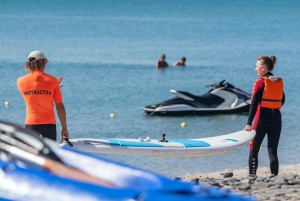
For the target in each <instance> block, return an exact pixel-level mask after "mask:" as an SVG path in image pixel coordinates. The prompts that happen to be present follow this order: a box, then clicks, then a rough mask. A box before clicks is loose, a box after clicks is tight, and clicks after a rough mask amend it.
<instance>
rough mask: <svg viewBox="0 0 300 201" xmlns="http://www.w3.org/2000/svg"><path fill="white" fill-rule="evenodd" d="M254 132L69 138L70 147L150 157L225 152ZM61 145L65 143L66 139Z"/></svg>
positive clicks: (210, 154) (239, 145)
mask: <svg viewBox="0 0 300 201" xmlns="http://www.w3.org/2000/svg"><path fill="white" fill-rule="evenodd" d="M254 136H255V131H254V130H253V131H251V132H248V131H244V130H242V131H238V132H235V133H231V134H227V135H220V136H215V137H208V138H198V139H168V136H166V140H167V141H168V142H160V140H158V139H149V138H148V139H141V138H139V139H120V138H101V139H98V138H77V139H70V142H71V143H72V144H73V147H72V148H74V149H76V150H79V151H84V152H91V153H103V154H119V155H134V156H153V157H178V158H185V157H191V158H192V157H204V156H214V155H219V154H225V153H228V152H231V151H234V150H237V149H239V148H241V147H243V146H244V145H246V144H247V143H248V142H249V141H250V140H252V139H253V138H254ZM60 146H61V147H65V146H67V147H69V145H68V144H67V143H66V142H63V143H61V144H60Z"/></svg>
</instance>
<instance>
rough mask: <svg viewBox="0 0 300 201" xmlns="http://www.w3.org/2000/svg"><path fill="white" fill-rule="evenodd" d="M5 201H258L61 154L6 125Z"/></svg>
mask: <svg viewBox="0 0 300 201" xmlns="http://www.w3.org/2000/svg"><path fill="white" fill-rule="evenodd" d="M0 200H30V201H35V200H39V201H41V200H42V201H47V200H51V201H52V200H66V201H77V200H78V201H79V200H80V201H82V200H84V201H94V200H95V201H96V200H101V201H115V200H118V201H123V200H124V201H125V200H126V201H150V200H151V201H152V200H153V201H165V200H172V201H186V200H188V201H196V200H197V201H198V200H201V201H202V200H205V201H210V200H211V201H217V200H222V201H223V200H228V201H229V200H230V201H236V200H243V201H244V200H245V201H246V200H253V199H251V198H249V197H246V196H241V195H236V194H234V193H230V192H228V191H225V190H222V189H219V188H215V187H207V186H202V185H192V184H189V183H186V182H182V181H177V180H172V179H169V178H166V177H163V176H161V175H159V174H156V173H152V172H150V171H145V170H142V169H139V168H135V167H131V166H129V165H126V164H122V163H119V162H114V161H111V160H108V159H104V158H101V157H99V156H95V155H92V154H88V153H81V152H78V151H74V150H72V149H68V148H60V147H59V146H58V145H57V144H56V143H55V142H53V141H51V140H47V139H44V140H41V139H40V138H37V137H36V133H33V132H32V131H28V130H25V129H23V128H21V127H19V126H17V125H14V124H10V123H7V122H1V121H0Z"/></svg>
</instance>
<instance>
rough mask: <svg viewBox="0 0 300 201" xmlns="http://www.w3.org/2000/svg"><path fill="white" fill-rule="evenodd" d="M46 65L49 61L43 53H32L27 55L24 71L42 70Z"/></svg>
mask: <svg viewBox="0 0 300 201" xmlns="http://www.w3.org/2000/svg"><path fill="white" fill-rule="evenodd" d="M48 63H49V61H48V59H47V58H46V56H45V55H44V53H43V52H41V51H33V52H31V53H30V54H29V55H28V59H27V62H26V64H25V70H27V71H28V70H29V71H32V70H44V69H45V67H46V65H47V64H48Z"/></svg>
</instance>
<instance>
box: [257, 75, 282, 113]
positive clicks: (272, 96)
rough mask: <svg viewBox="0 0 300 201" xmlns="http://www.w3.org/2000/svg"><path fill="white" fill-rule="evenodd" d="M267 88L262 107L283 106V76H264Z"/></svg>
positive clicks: (275, 107)
mask: <svg viewBox="0 0 300 201" xmlns="http://www.w3.org/2000/svg"><path fill="white" fill-rule="evenodd" d="M263 78H264V81H265V88H264V92H263V96H262V100H261V107H262V108H270V109H279V108H281V106H282V96H283V82H282V79H281V78H277V79H276V80H271V79H269V78H268V77H263Z"/></svg>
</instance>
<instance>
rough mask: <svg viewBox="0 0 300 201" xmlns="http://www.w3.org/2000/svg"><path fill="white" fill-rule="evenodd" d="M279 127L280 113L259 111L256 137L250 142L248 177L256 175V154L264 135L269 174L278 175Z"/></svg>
mask: <svg viewBox="0 0 300 201" xmlns="http://www.w3.org/2000/svg"><path fill="white" fill-rule="evenodd" d="M270 111H271V112H270ZM281 127H282V123H281V113H280V111H279V110H270V109H261V111H260V117H259V119H258V124H257V127H256V135H255V137H254V139H253V140H252V144H250V154H249V160H248V164H249V174H250V175H256V170H257V165H258V159H257V158H258V152H259V150H260V147H261V144H262V142H263V139H264V137H265V136H266V134H267V136H268V153H269V158H270V170H271V174H275V175H277V174H278V170H279V161H278V157H277V147H278V143H279V139H280V133H281Z"/></svg>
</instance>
